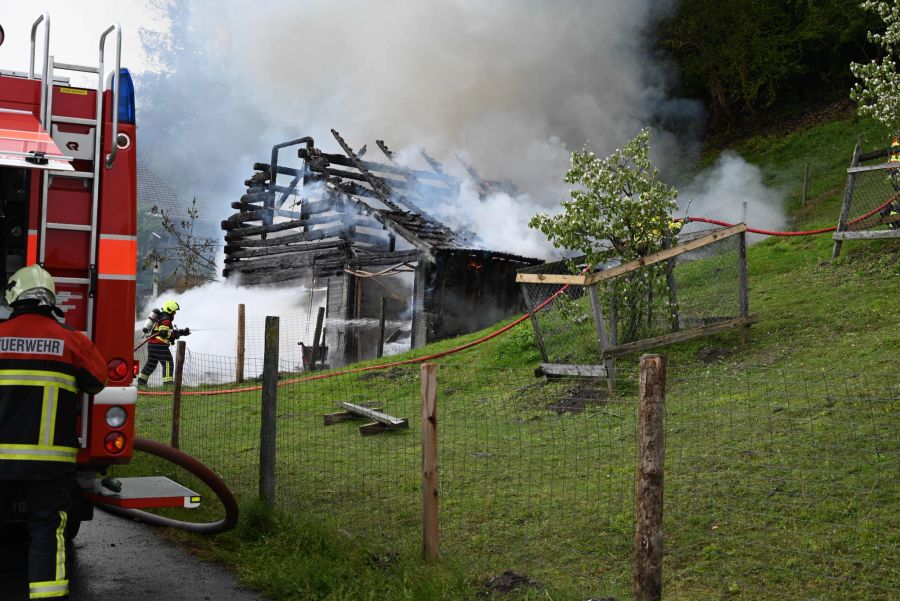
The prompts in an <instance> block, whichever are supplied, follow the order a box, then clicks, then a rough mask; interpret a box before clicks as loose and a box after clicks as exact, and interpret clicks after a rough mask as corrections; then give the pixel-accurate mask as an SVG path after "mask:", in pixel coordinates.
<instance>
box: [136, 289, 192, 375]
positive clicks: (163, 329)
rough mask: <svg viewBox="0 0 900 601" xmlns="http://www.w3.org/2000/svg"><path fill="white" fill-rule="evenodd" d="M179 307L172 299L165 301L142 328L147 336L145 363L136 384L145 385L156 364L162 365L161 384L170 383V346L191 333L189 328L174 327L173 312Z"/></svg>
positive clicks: (172, 362)
mask: <svg viewBox="0 0 900 601" xmlns="http://www.w3.org/2000/svg"><path fill="white" fill-rule="evenodd" d="M180 308H181V307H180V306H179V305H178V303H176V302H175V301H173V300H170V301H166V303H165V304H164V305H163V306H162V309H153V311H151V312H150V315H149V316H148V317H147V321H145V322H144V326H143V328H142V331H143V334H144V336H146V337H147V349H148V350H147V363H146V364H145V365H144V369H142V370H141V374H140V375H139V376H138V386H146V385H147V382H148V380H149V379H150V376H151V375H152V374H153V372H154V371H155V370H156V366H157V365H160V366H162V382H163V386H167V385H172V384H174V382H175V379H174V375H173V374H174V365H175V364H174V361H173V360H172V351H171V349H170V347H171V346H172V345H173V344H175V341H176V340H178V339H179V338H181V337H182V336H188V335H190V333H191V330H190V328H182V329H179V328H176V327H175V323H174V321H175V313H176V312H177V311H178V310H179V309H180Z"/></svg>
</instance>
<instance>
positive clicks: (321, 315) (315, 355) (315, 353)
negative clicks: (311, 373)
mask: <svg viewBox="0 0 900 601" xmlns="http://www.w3.org/2000/svg"><path fill="white" fill-rule="evenodd" d="M324 321H325V307H319V312H318V313H317V314H316V331H315V333H314V334H313V347H312V357H310V358H309V369H310V370H314V369H315V368H316V361H317V360H318V359H319V346H320V345H321V341H320V338H321V337H322V323H323V322H324Z"/></svg>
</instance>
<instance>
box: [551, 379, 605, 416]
mask: <svg viewBox="0 0 900 601" xmlns="http://www.w3.org/2000/svg"><path fill="white" fill-rule="evenodd" d="M604 386H605V384H604ZM608 396H609V393H608V392H607V390H606V389H605V388H603V389H601V388H599V387H597V386H596V385H591V384H577V385H575V386H568V387H566V388H565V390H563V394H562V396H560V397H559V398H557V399H553V400H551V401H550V404H549V405H547V408H548V409H550V410H551V411H553V412H555V413H556V414H557V415H562V414H563V413H581V412H582V411H584V410H585V409H586V408H588V407H596V406H598V405H604V404H606V402H607V401H608Z"/></svg>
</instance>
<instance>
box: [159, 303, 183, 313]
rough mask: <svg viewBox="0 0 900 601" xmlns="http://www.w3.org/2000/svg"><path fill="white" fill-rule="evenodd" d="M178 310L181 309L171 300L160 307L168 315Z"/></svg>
mask: <svg viewBox="0 0 900 601" xmlns="http://www.w3.org/2000/svg"><path fill="white" fill-rule="evenodd" d="M180 308H181V307H179V306H178V303H176V302H175V301H172V300H170V301H166V302H165V303H164V304H163V306H162V310H163V312H164V313H169V314H171V313H174V312H175V311H177V310H178V309H180Z"/></svg>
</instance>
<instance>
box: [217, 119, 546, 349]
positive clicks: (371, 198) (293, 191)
mask: <svg viewBox="0 0 900 601" xmlns="http://www.w3.org/2000/svg"><path fill="white" fill-rule="evenodd" d="M331 131H332V134H333V135H334V138H335V140H336V141H337V143H338V144H339V145H340V147H341V149H342V151H343V152H342V153H326V152H323V151H321V150H320V149H318V148H316V146H315V141H314V140H313V139H312V138H311V137H305V138H300V139H297V140H292V141H290V142H285V143H282V144H277V145H275V146H274V147H273V148H272V154H271V158H270V161H269V163H256V164H255V165H254V166H253V167H254V170H255V171H256V173H255V174H254V175H253V176H252V177H250V179H248V180H246V182H245V184H246V185H247V192H246V194H244V195H243V196H242V197H241V199H240V200H239V201H237V202H234V203H232V207H233V208H235V209H237V210H238V212H237V213H235V214H234V215H232V216H231V217H229V218H228V219H226V220H225V221H223V222H222V229H224V230H225V232H226V233H225V241H226V245H225V269H224V274H223V275H225V276H226V277H229V276H239V277H240V281H241V283H242V284H245V285H265V284H274V283H279V282H290V281H304V282H306V283H310V281H312V282H315V284H314V285H317V286H321V285H322V283H323V280H324V283H325V286H326V288H327V300H326V316H327V318H328V319H329V323H333V322H332V321H331V320H334V319H340V320H345V321H348V322H349V321H350V320H353V322H352V323H348V324H344V325H343V326H342V327H340V328H335V327H330V328H326V337H325V341H326V344H327V346H328V347H329V349H330V350H329V357H330V361H331V362H332V363H335V364H337V363H344V362H348V361H355V360H359V359H364V358H368V357H371V356H374V353H375V351H376V349H375V347H376V344H377V343H376V342H375V338H377V336H378V334H379V332H372V330H373V328H372V327H371V325H369V323H368V322H367V321H366V320H367V319H369V320H370V321H372V320H374V319H375V318H378V317H379V309H378V307H379V305H380V304H381V303H382V301H381V299H387V300H386V301H383V302H386V303H387V310H386V311H387V320H388V321H389V322H390V323H391V324H392V326H391V328H392V330H394V331H393V332H392V333H391V335H392V336H394V337H395V338H402V337H404V336H408V337H409V346H411V347H413V348H415V347H418V346H421V345H423V344H426V343H428V342H431V341H434V340H439V339H441V338H446V337H449V336H456V335H459V334H463V333H466V332H471V331H474V330H477V329H480V328H483V327H485V326H487V325H490V324H492V323H495V322H496V321H498V320H500V319H503V318H504V317H507V316H509V315H511V314H512V313H514V312H515V311H517V310H518V309H519V308H520V305H521V298H520V295H519V291H518V289H517V287H516V284H515V273H516V270H517V269H519V268H522V267H527V266H531V265H535V264H537V263H540V261H538V260H536V259H530V258H527V257H521V256H517V255H513V254H509V253H504V252H498V251H493V250H485V249H480V248H476V247H475V246H476V245H477V238H476V237H475V236H474V235H473V234H472V233H470V232H466V231H454V230H451V229H450V228H448V227H447V226H446V225H444V224H442V223H441V222H440V221H438V220H437V219H435V218H434V217H433V216H431V215H429V214H428V213H427V212H426V210H425V208H426V207H429V206H435V205H436V204H437V203H447V202H454V200H455V199H456V198H457V197H458V195H459V190H460V187H461V185H463V182H462V181H461V180H459V179H458V178H456V177H454V176H452V175H450V174H448V173H447V172H446V171H445V170H444V168H443V167H442V165H441V164H440V163H438V162H437V161H436V160H434V159H433V158H431V157H430V156H429V155H428V154H427V153H425V152H424V151H420V156H421V157H422V159H423V160H424V162H425V164H427V165H428V168H427V169H413V168H410V167H407V166H404V165H401V164H400V163H398V162H397V161H396V160H395V155H394V153H393V152H392V151H391V150H390V149H389V148H388V146H387V145H386V144H385V143H384V142H383V141H382V140H378V141H377V142H376V145H377V147H378V149H379V150H380V151H381V153H383V156H384V157H385V160H384V162H375V161H371V160H367V159H365V158H363V157H364V156H365V154H366V146H363V147H362V148H360V149H359V150H358V151H354V150H353V149H352V148H351V147H350V145H349V144H348V143H347V142H346V141H345V140H344V139H343V138H342V137H341V135H340V134H339V133H338V132H337V131H335V130H331ZM295 146H300V148H299V150H298V151H297V157H298V158H299V165H298V166H296V167H295V166H287V165H284V164H282V163H280V162H279V154H280V152H281V151H282V150H285V149H287V148H291V147H295ZM457 159H459V157H457ZM459 160H460V162H461V163H462V165H463V166H464V167H465V169H466V171H467V172H468V174H469V176H470V177H471V180H472V183H473V184H474V185H475V189H476V190H477V192H478V194H479V195H480V196H481V197H482V198H484V197H486V196H487V195H489V194H491V193H493V192H495V191H504V192H508V193H514V192H515V187H514V186H512V184H510V183H509V182H499V181H491V180H485V179H483V178H481V177H480V176H479V175H478V173H477V172H476V171H475V169H474V168H472V167H471V166H470V165H467V164H466V163H465V162H463V161H462V160H461V159H459Z"/></svg>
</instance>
